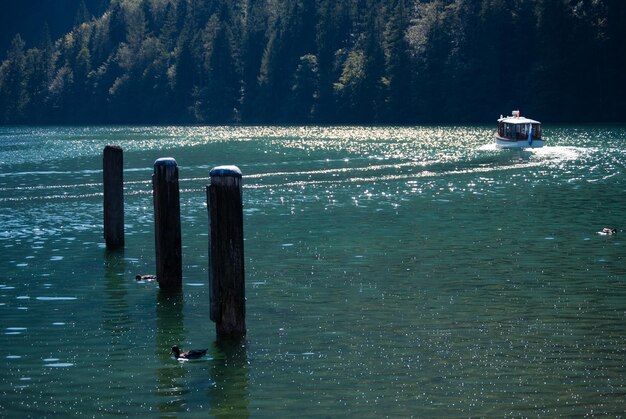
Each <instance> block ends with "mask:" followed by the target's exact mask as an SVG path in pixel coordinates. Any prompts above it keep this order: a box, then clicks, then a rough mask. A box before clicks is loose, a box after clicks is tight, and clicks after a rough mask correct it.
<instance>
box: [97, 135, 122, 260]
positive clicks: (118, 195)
mask: <svg viewBox="0 0 626 419" xmlns="http://www.w3.org/2000/svg"><path fill="white" fill-rule="evenodd" d="M123 166H124V157H123V151H122V147H120V146H117V145H108V146H106V147H105V148H104V154H103V158H102V178H103V182H102V183H103V186H104V240H105V242H106V246H107V249H118V248H120V247H124V175H123Z"/></svg>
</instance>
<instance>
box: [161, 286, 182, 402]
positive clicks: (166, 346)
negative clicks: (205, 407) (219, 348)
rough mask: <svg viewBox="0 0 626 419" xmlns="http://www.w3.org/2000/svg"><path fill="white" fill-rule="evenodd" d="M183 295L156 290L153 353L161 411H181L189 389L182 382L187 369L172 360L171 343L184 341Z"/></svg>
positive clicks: (176, 292) (178, 292)
mask: <svg viewBox="0 0 626 419" xmlns="http://www.w3.org/2000/svg"><path fill="white" fill-rule="evenodd" d="M183 305H184V304H183V294H182V292H180V291H163V290H159V291H158V293H157V307H156V314H157V318H156V328H157V330H156V348H155V352H156V356H157V358H158V359H159V362H160V364H161V367H160V368H158V370H157V380H158V383H157V389H158V390H157V391H158V395H159V396H162V397H163V401H162V402H161V403H159V410H160V411H161V412H162V413H176V412H184V411H185V410H186V407H185V405H186V404H187V401H186V394H187V393H188V390H187V389H186V388H185V386H184V385H183V378H184V377H185V374H186V370H185V368H181V367H180V365H178V363H177V362H176V361H175V360H173V359H172V356H171V354H170V351H171V348H172V346H173V345H177V344H179V343H180V342H184V339H185V334H184V329H183V327H184V326H183V325H184V315H183Z"/></svg>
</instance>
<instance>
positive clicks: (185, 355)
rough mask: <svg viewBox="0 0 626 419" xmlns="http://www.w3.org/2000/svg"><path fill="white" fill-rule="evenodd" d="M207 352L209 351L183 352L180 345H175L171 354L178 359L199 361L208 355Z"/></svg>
mask: <svg viewBox="0 0 626 419" xmlns="http://www.w3.org/2000/svg"><path fill="white" fill-rule="evenodd" d="M206 351H207V349H191V350H189V351H186V352H181V350H180V348H179V347H178V345H174V346H172V352H170V353H172V354H173V355H174V358H176V359H198V358H202V357H203V356H204V355H206Z"/></svg>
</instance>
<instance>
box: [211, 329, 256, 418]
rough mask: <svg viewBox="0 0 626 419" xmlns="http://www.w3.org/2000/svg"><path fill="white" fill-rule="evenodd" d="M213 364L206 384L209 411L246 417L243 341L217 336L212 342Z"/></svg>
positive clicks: (214, 414)
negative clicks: (210, 384)
mask: <svg viewBox="0 0 626 419" xmlns="http://www.w3.org/2000/svg"><path fill="white" fill-rule="evenodd" d="M212 353H213V358H214V359H213V361H212V362H213V367H212V368H211V378H212V380H213V382H214V385H213V386H212V387H210V388H209V391H208V397H209V403H210V410H209V413H210V414H211V415H212V416H216V417H219V416H223V415H232V416H233V417H247V416H248V415H249V411H248V404H249V401H248V375H249V374H248V354H247V348H246V345H245V342H243V341H241V342H240V341H228V340H218V341H216V342H215V343H214V344H213V348H212Z"/></svg>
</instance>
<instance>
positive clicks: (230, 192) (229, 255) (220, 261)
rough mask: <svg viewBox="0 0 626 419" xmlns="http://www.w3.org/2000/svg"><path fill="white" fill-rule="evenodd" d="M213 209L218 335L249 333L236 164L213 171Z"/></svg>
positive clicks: (211, 275)
mask: <svg viewBox="0 0 626 419" xmlns="http://www.w3.org/2000/svg"><path fill="white" fill-rule="evenodd" d="M210 176H211V184H210V185H207V207H208V210H209V229H210V232H209V263H210V269H209V293H210V300H211V320H213V321H214V322H215V326H216V331H217V336H218V338H223V339H241V338H243V336H245V334H246V298H245V275H244V256H243V204H242V182H241V181H242V176H241V171H240V170H239V168H237V167H236V166H219V167H216V168H214V169H213V170H211V172H210Z"/></svg>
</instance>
